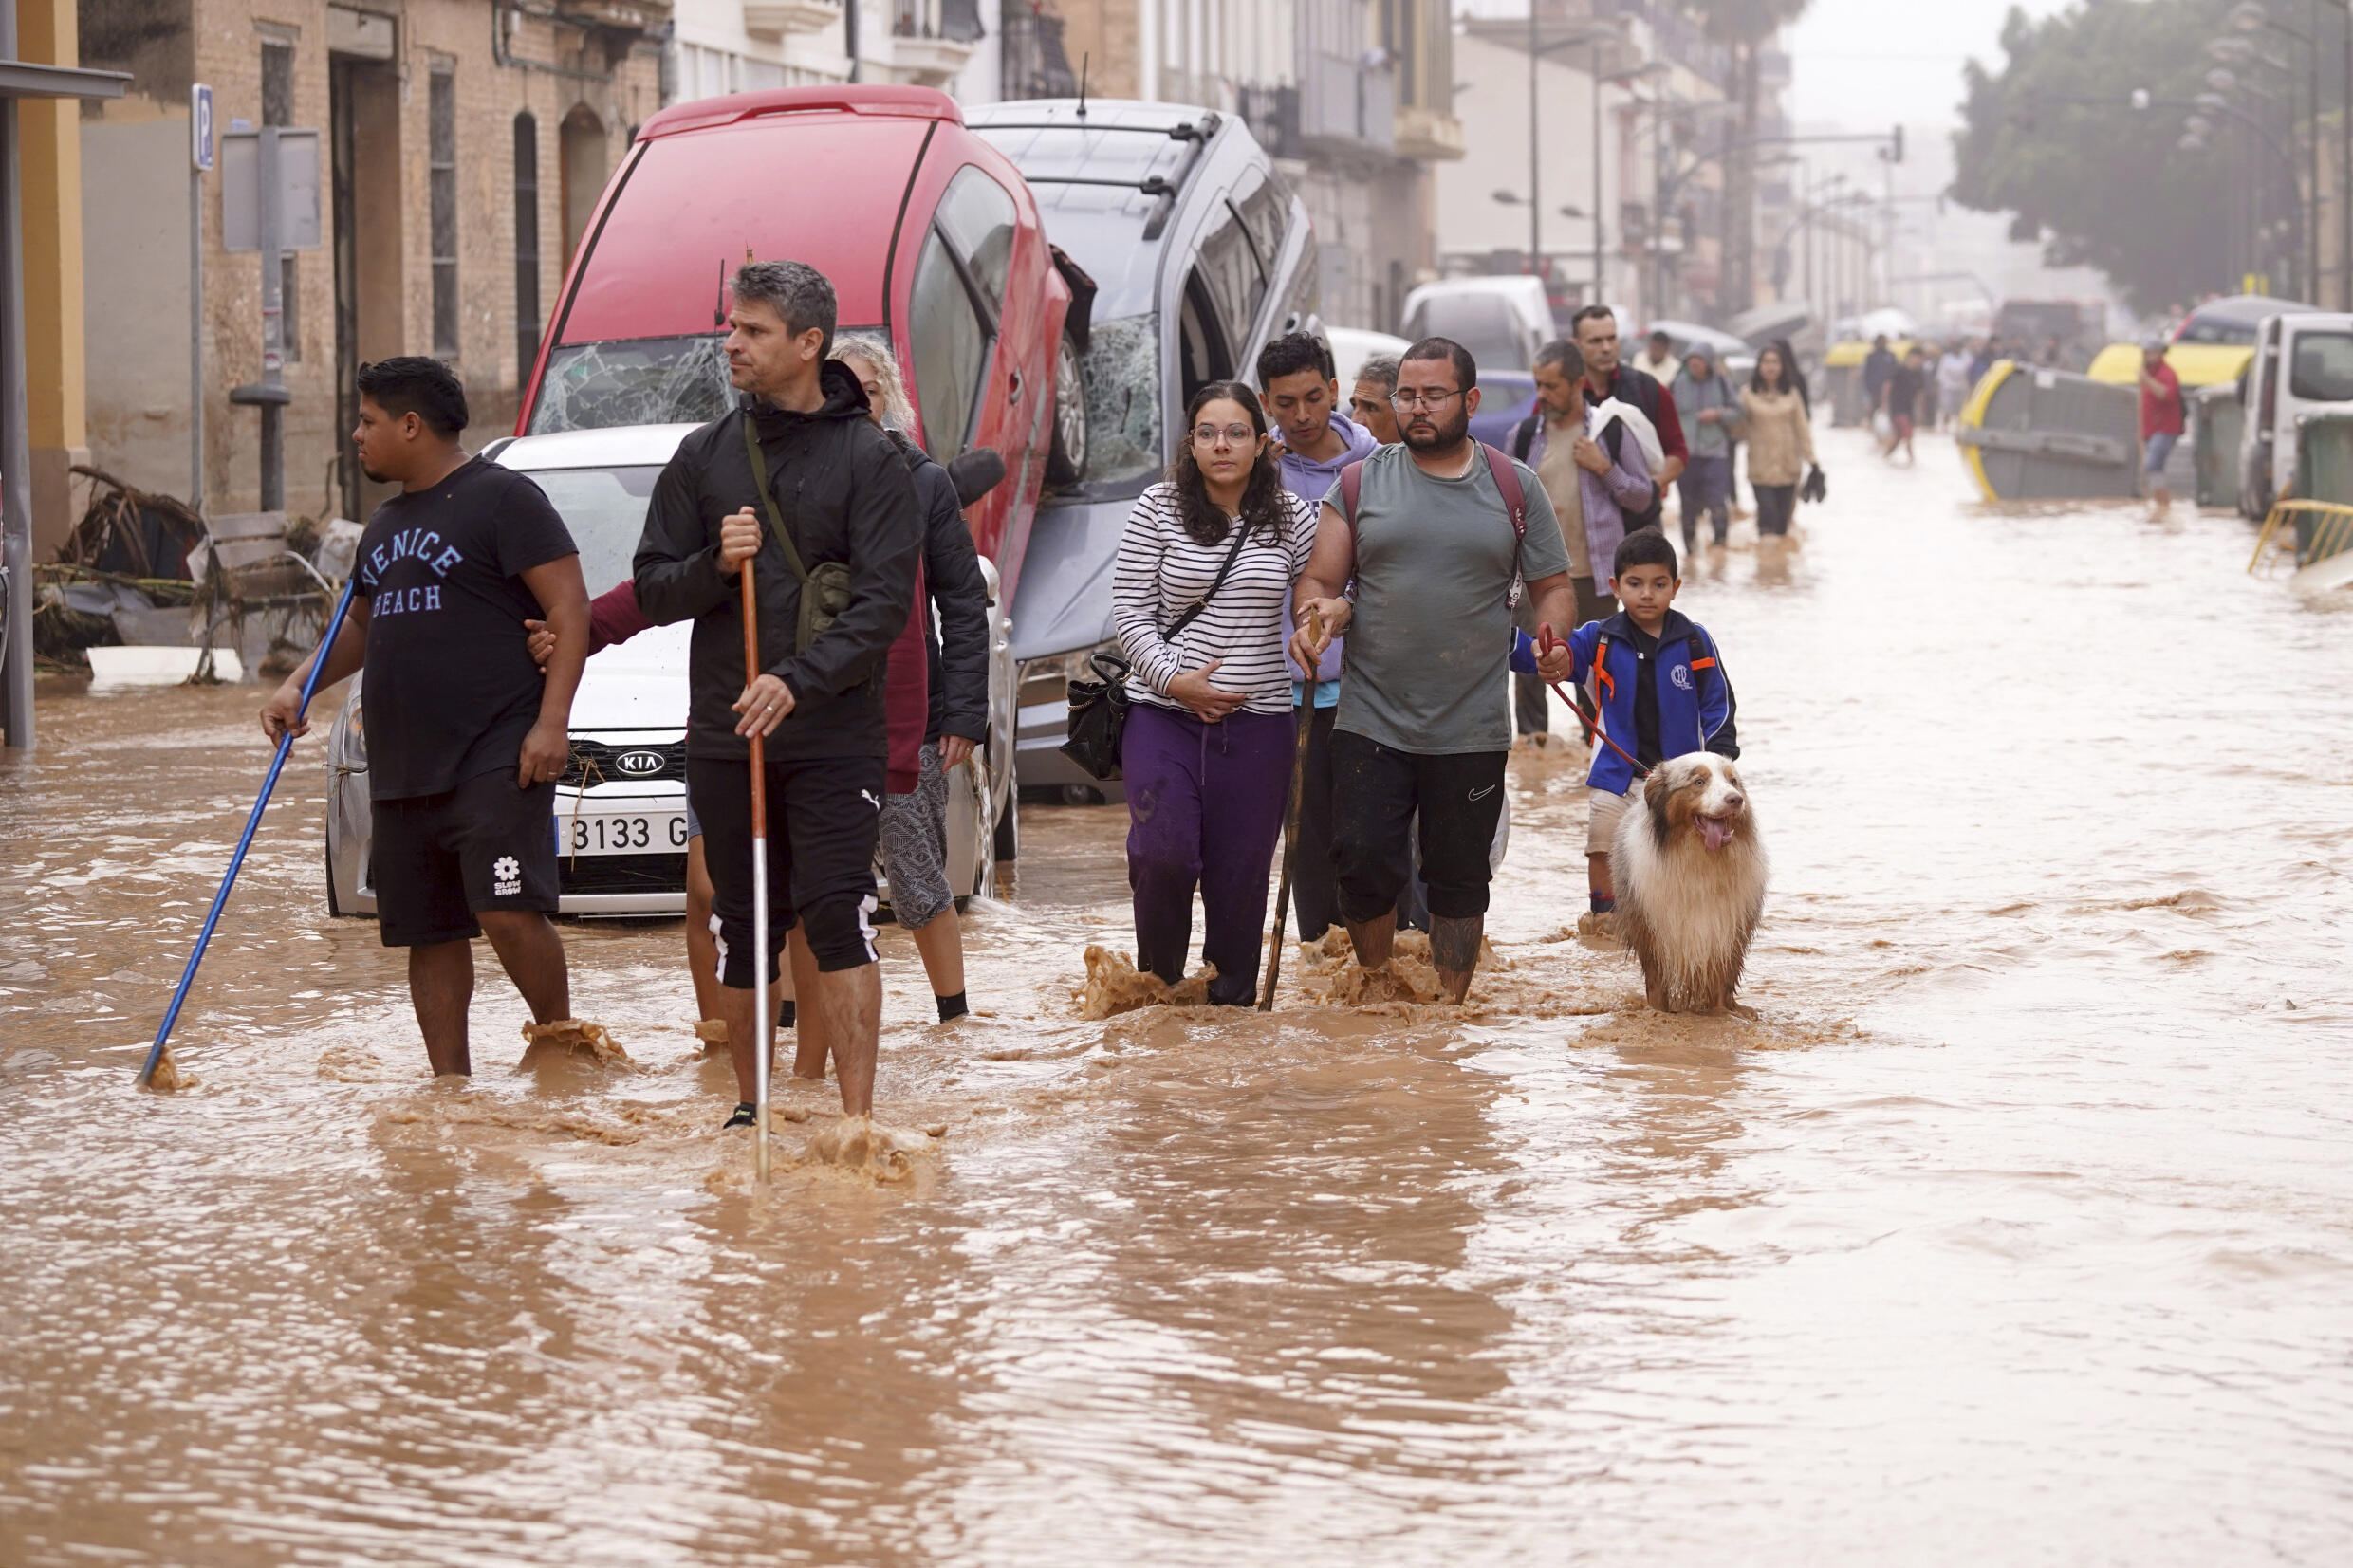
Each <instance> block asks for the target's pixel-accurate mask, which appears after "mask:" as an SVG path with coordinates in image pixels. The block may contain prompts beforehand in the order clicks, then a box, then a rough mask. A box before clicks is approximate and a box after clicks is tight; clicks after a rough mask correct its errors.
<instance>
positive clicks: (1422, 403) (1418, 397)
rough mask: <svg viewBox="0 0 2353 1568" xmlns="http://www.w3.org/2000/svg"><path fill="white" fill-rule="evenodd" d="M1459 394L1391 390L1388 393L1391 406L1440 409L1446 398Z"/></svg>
mask: <svg viewBox="0 0 2353 1568" xmlns="http://www.w3.org/2000/svg"><path fill="white" fill-rule="evenodd" d="M1461 396H1462V394H1461V393H1460V392H1459V391H1455V392H1437V391H1431V392H1393V393H1391V394H1389V406H1390V407H1391V408H1403V409H1415V408H1427V409H1441V408H1444V407H1445V406H1446V400H1447V399H1448V398H1450V397H1461Z"/></svg>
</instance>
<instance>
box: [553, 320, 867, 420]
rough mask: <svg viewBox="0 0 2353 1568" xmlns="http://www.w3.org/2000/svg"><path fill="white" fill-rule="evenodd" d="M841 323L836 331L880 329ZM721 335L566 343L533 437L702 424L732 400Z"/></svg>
mask: <svg viewBox="0 0 2353 1568" xmlns="http://www.w3.org/2000/svg"><path fill="white" fill-rule="evenodd" d="M880 331H881V328H880V327H873V326H844V327H839V328H836V329H835V336H837V337H842V336H846V335H847V334H849V333H853V332H871V333H880ZM726 342H727V340H726V339H725V338H724V337H722V336H721V335H720V334H718V333H715V332H713V333H707V334H696V335H695V336H693V337H684V338H621V339H615V340H612V341H606V342H601V343H566V344H564V345H562V346H560V347H557V348H554V349H551V350H549V351H548V354H547V375H546V376H544V377H543V378H541V379H540V384H539V402H538V404H537V406H536V407H534V408H533V409H532V410H531V429H530V434H533V435H549V434H554V433H556V432H557V431H565V430H611V429H612V428H613V427H615V426H616V425H700V424H708V423H709V422H710V421H712V420H713V419H716V418H717V417H718V416H719V415H722V414H725V413H726V412H727V411H728V410H729V408H731V407H732V406H733V403H732V399H733V397H734V391H733V389H732V388H731V387H730V386H729V385H728V384H727V348H726Z"/></svg>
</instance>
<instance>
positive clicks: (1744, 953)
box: [1609, 751, 1766, 1013]
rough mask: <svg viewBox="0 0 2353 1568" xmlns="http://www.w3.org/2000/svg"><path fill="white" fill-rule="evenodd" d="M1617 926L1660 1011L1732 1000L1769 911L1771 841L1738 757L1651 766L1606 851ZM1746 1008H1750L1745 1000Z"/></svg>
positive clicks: (1718, 1008)
mask: <svg viewBox="0 0 2353 1568" xmlns="http://www.w3.org/2000/svg"><path fill="white" fill-rule="evenodd" d="M1609 873H1610V879H1611V881H1612V882H1613V883H1614V884H1615V885H1616V887H1617V892H1618V930H1619V933H1620V934H1621V936H1623V937H1624V938H1625V941H1626V945H1627V946H1629V947H1631V948H1632V949H1633V950H1634V955H1635V957H1637V958H1639V959H1640V960H1641V963H1642V989H1643V992H1644V993H1645V994H1646V995H1648V996H1649V998H1650V1005H1652V1006H1653V1007H1656V1008H1657V1009H1658V1010H1659V1011H1660V1012H1666V1013H1677V1012H1722V1011H1726V1010H1731V1009H1732V1008H1733V1007H1734V1003H1733V1001H1732V995H1733V993H1734V992H1735V991H1737V990H1738V989H1739V988H1740V971H1741V969H1742V968H1744V967H1745V966H1746V965H1747V964H1748V961H1749V939H1750V938H1751V936H1753V935H1754V934H1755V933H1756V922H1757V919H1758V917H1759V916H1760V915H1762V914H1763V913H1765V876H1766V859H1765V845H1764V843H1763V841H1762V840H1760V839H1758V838H1757V832H1756V815H1755V813H1754V812H1753V811H1751V809H1750V807H1749V794H1748V791H1747V790H1746V789H1744V788H1742V787H1741V784H1740V775H1739V773H1738V772H1737V771H1735V770H1734V769H1733V767H1732V764H1731V763H1730V762H1728V761H1727V760H1725V759H1724V758H1722V757H1719V756H1716V755H1714V753H1713V752H1706V751H1698V752H1694V753H1692V754H1691V755H1689V756H1684V757H1676V758H1673V759H1670V760H1669V761H1667V762H1664V763H1661V764H1659V765H1658V766H1657V767H1655V768H1653V769H1652V770H1651V774H1650V778H1649V780H1648V781H1647V782H1646V783H1645V784H1643V785H1642V798H1641V799H1640V801H1636V802H1629V803H1628V806H1627V810H1626V814H1625V816H1624V817H1623V818H1621V819H1620V821H1619V823H1618V836H1617V839H1616V841H1615V842H1614V843H1612V844H1611V846H1610V852H1609ZM1742 1010H1745V1009H1742Z"/></svg>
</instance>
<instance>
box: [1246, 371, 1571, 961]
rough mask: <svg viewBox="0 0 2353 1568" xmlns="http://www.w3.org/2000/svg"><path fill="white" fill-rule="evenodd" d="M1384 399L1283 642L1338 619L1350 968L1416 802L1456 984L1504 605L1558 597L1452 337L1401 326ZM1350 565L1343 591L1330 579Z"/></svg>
mask: <svg viewBox="0 0 2353 1568" xmlns="http://www.w3.org/2000/svg"><path fill="white" fill-rule="evenodd" d="M1391 402H1392V404H1393V406H1394V407H1395V408H1396V410H1397V415H1398V425H1399V434H1402V435H1403V437H1404V441H1403V444H1402V445H1400V446H1394V447H1382V448H1380V450H1379V451H1377V452H1373V453H1372V454H1371V455H1370V456H1368V457H1366V458H1364V459H1363V460H1362V463H1361V464H1353V465H1351V466H1350V468H1349V470H1347V471H1344V472H1343V474H1342V476H1341V478H1340V480H1339V481H1338V482H1337V483H1335V484H1334V485H1333V486H1332V489H1331V490H1330V491H1329V492H1328V493H1327V494H1326V495H1325V497H1324V506H1323V510H1322V512H1321V514H1320V516H1319V518H1318V520H1317V526H1316V535H1315V548H1314V551H1313V553H1312V554H1311V555H1310V556H1309V558H1308V561H1307V565H1306V570H1305V571H1304V572H1302V573H1301V574H1300V578H1299V581H1298V584H1297V587H1296V590H1295V600H1296V609H1297V612H1298V619H1299V623H1300V631H1299V632H1298V634H1297V635H1296V636H1293V637H1292V639H1291V657H1292V659H1293V660H1294V661H1295V662H1296V663H1297V664H1298V665H1299V666H1300V667H1301V668H1303V669H1305V668H1311V667H1312V666H1313V665H1314V664H1315V662H1316V660H1318V659H1319V658H1321V657H1322V656H1323V654H1324V650H1325V648H1326V647H1328V646H1329V645H1330V643H1331V641H1332V639H1333V638H1334V637H1336V636H1342V635H1343V634H1345V635H1346V636H1347V650H1346V653H1345V655H1344V656H1343V666H1342V668H1343V674H1342V678H1341V687H1340V710H1339V715H1338V717H1337V718H1336V719H1335V720H1334V721H1333V734H1332V777H1333V783H1334V791H1333V802H1334V804H1333V823H1332V839H1333V844H1332V858H1333V864H1334V868H1335V870H1336V872H1337V874H1338V875H1337V880H1338V883H1339V893H1340V898H1339V902H1340V915H1341V919H1342V921H1343V923H1344V924H1345V925H1346V926H1347V928H1348V937H1349V941H1350V943H1351V945H1352V946H1353V947H1354V948H1355V950H1356V960H1357V962H1358V964H1360V965H1361V966H1362V967H1363V968H1367V969H1379V968H1383V967H1385V966H1386V965H1387V964H1388V962H1389V957H1390V950H1391V947H1392V944H1393V942H1394V940H1395V937H1396V934H1397V899H1398V892H1399V889H1400V888H1401V887H1403V886H1404V883H1405V878H1406V876H1407V874H1408V870H1409V866H1410V861H1411V857H1410V855H1409V853H1408V847H1407V842H1406V835H1407V833H1408V831H1409V825H1410V824H1411V823H1412V821H1413V819H1414V814H1415V812H1416V811H1417V810H1418V811H1419V812H1420V814H1421V822H1420V828H1419V837H1420V844H1421V870H1422V876H1423V877H1424V878H1425V879H1426V881H1427V882H1428V884H1429V890H1430V892H1429V897H1430V954H1431V959H1432V961H1433V963H1434V964H1435V965H1436V968H1437V971H1438V976H1439V979H1440V981H1441V982H1442V983H1443V984H1444V986H1445V987H1446V993H1447V995H1448V996H1449V997H1451V998H1452V999H1453V1000H1454V1001H1456V1002H1460V1001H1461V1000H1462V999H1463V997H1464V995H1465V993H1467V992H1468V991H1469V990H1470V988H1471V979H1472V975H1473V971H1475V970H1476V969H1477V968H1478V959H1479V938H1480V936H1481V934H1482V933H1483V932H1484V930H1485V927H1486V921H1487V902H1488V883H1489V881H1490V880H1491V877H1492V876H1493V873H1492V870H1491V865H1490V861H1489V854H1490V846H1491V844H1492V842H1493V839H1494V835H1495V825H1496V821H1497V819H1498V815H1499V813H1500V812H1501V811H1502V808H1503V776H1504V763H1505V760H1506V758H1507V756H1508V755H1509V754H1510V749H1511V718H1510V711H1509V702H1508V696H1507V682H1506V680H1505V675H1506V672H1507V669H1508V665H1509V661H1510V653H1511V632H1512V626H1511V623H1512V617H1513V613H1514V610H1515V607H1516V606H1517V604H1518V602H1519V600H1520V599H1521V597H1522V595H1523V593H1524V592H1525V593H1526V594H1528V595H1532V596H1533V598H1534V600H1535V607H1536V613H1535V618H1536V620H1537V622H1538V624H1539V625H1540V626H1541V627H1543V628H1545V629H1546V630H1547V631H1548V630H1551V629H1553V628H1559V627H1566V626H1568V625H1570V624H1572V618H1573V617H1574V616H1575V614H1576V611H1577V597H1576V592H1575V590H1574V589H1573V588H1572V587H1571V585H1570V582H1569V561H1568V551H1567V548H1566V545H1565V544H1563V543H1562V538H1561V526H1560V523H1559V521H1558V519H1557V518H1556V517H1555V516H1554V514H1553V510H1552V503H1551V501H1550V500H1549V499H1547V496H1546V494H1545V489H1544V486H1543V485H1542V484H1540V483H1539V482H1538V481H1537V477H1536V475H1535V474H1534V473H1533V472H1531V471H1530V470H1529V469H1528V468H1527V467H1526V466H1525V465H1523V464H1521V463H1518V462H1515V461H1513V460H1512V459H1511V458H1510V457H1508V456H1506V455H1504V454H1503V453H1502V452H1496V451H1494V450H1493V449H1492V448H1490V447H1486V446H1483V445H1482V444H1481V443H1479V442H1476V441H1473V440H1472V439H1471V416H1472V415H1473V414H1475V413H1477V412H1478V406H1479V394H1478V366H1477V365H1476V364H1475V363H1474V362H1473V360H1472V358H1471V354H1470V351H1469V350H1467V349H1465V348H1464V347H1463V346H1462V345H1461V344H1460V343H1457V342H1454V341H1452V340H1450V339H1446V338H1424V339H1423V340H1422V341H1419V342H1417V343H1416V344H1414V346H1413V347H1412V348H1410V349H1408V350H1406V352H1405V355H1404V357H1403V362H1402V363H1401V365H1400V366H1399V371H1398V385H1397V392H1396V393H1395V395H1394V396H1393V397H1392V398H1391ZM1515 502H1516V507H1515V505H1514V503H1515ZM1515 510H1516V511H1517V513H1518V524H1517V526H1515V523H1514V516H1513V514H1514V511H1515ZM1351 584H1353V597H1351V598H1343V597H1342V596H1343V591H1346V590H1349V589H1350V587H1351ZM1310 612H1313V613H1312V614H1311V613H1310ZM1543 640H1544V641H1546V642H1549V641H1550V640H1551V639H1549V638H1545V639H1543ZM1537 669H1538V672H1539V673H1542V674H1544V675H1545V676H1547V678H1548V679H1553V680H1564V679H1566V678H1567V675H1568V673H1569V669H1570V655H1569V653H1568V649H1567V646H1566V644H1565V643H1563V644H1559V645H1556V646H1552V647H1547V648H1546V649H1545V650H1544V651H1542V652H1541V653H1540V654H1539V656H1538V659H1537Z"/></svg>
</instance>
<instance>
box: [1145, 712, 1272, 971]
mask: <svg viewBox="0 0 2353 1568" xmlns="http://www.w3.org/2000/svg"><path fill="white" fill-rule="evenodd" d="M1296 733H1297V732H1296V731H1295V730H1294V729H1292V728H1291V716H1290V715H1289V714H1288V713H1251V712H1247V711H1246V712H1238V713H1235V714H1233V715H1232V717H1230V718H1227V719H1222V720H1220V721H1219V722H1217V723H1215V724H1203V723H1202V722H1201V721H1200V720H1199V719H1196V718H1195V717H1194V716H1193V715H1192V714H1191V713H1186V712H1179V711H1173V710H1169V709H1165V708H1156V707H1154V706H1153V705H1152V704H1150V703H1143V702H1139V703H1137V704H1135V705H1134V706H1133V707H1131V708H1130V709H1128V710H1127V729H1125V730H1124V731H1123V732H1122V734H1121V743H1120V770H1121V777H1122V778H1123V779H1124V780H1125V782H1126V784H1127V819H1128V827H1127V885H1128V886H1129V887H1130V888H1132V889H1133V890H1135V894H1136V964H1137V967H1138V968H1142V969H1148V970H1150V971H1151V972H1152V973H1154V974H1157V975H1158V976H1159V977H1160V978H1161V979H1162V980H1165V981H1167V982H1168V983H1169V984H1171V985H1175V984H1176V983H1177V981H1179V980H1181V979H1183V978H1184V972H1185V953H1186V950H1187V949H1188V948H1190V947H1191V946H1192V943H1193V890H1194V888H1195V886H1198V887H1199V888H1200V890H1201V905H1202V909H1203V911H1204V913H1205V914H1206V916H1207V921H1206V924H1207V927H1208V929H1207V930H1206V931H1205V932H1203V939H1202V943H1201V956H1202V958H1203V959H1205V960H1206V961H1208V962H1209V963H1212V964H1214V965H1216V966H1217V978H1216V979H1215V980H1214V982H1212V983H1211V985H1210V988H1209V998H1210V1000H1211V1001H1212V1002H1215V1003H1228V1004H1235V1005H1247V1004H1249V1003H1251V1001H1253V1000H1255V999H1256V996H1257V992H1258V960H1259V953H1260V951H1261V950H1262V949H1263V948H1264V947H1265V946H1266V935H1267V932H1266V926H1267V872H1268V868H1269V867H1270V866H1271V865H1273V863H1274V846H1275V841H1276V840H1277V839H1280V838H1282V836H1283V808H1284V806H1285V805H1286V804H1287V803H1288V801H1289V799H1290V784H1291V753H1292V749H1293V742H1294V739H1295V736H1296Z"/></svg>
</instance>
